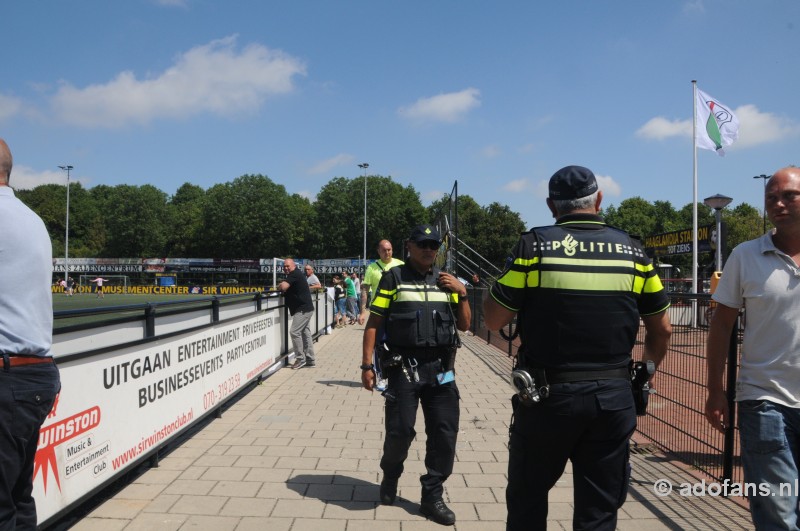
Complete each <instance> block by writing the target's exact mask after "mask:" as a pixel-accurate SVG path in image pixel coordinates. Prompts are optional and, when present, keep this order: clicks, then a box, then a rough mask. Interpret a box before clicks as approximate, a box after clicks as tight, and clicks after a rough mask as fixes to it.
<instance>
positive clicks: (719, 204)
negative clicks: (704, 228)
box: [703, 194, 733, 271]
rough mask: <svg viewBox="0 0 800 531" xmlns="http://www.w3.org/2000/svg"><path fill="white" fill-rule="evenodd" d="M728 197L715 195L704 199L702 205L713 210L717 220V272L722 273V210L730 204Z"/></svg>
mask: <svg viewBox="0 0 800 531" xmlns="http://www.w3.org/2000/svg"><path fill="white" fill-rule="evenodd" d="M731 201H733V199H731V198H730V197H728V196H725V195H721V194H716V195H712V196H711V197H706V198H705V200H704V201H703V203H704V204H705V205H706V206H708V207H711V208H713V209H714V216H715V217H716V219H717V271H722V209H723V208H725V207H726V206H728V205H729V204H731Z"/></svg>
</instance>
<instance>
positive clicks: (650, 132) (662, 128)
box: [636, 116, 692, 140]
mask: <svg viewBox="0 0 800 531" xmlns="http://www.w3.org/2000/svg"><path fill="white" fill-rule="evenodd" d="M636 136H638V137H641V138H647V139H649V140H664V139H665V138H670V137H673V136H688V137H689V138H691V137H692V121H691V120H668V119H666V118H664V117H663V116H656V117H655V118H651V119H650V120H648V121H647V123H646V124H644V125H643V126H642V127H640V128H639V129H638V130H637V131H636Z"/></svg>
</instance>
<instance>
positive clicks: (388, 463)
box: [361, 225, 472, 525]
mask: <svg viewBox="0 0 800 531" xmlns="http://www.w3.org/2000/svg"><path fill="white" fill-rule="evenodd" d="M440 246H441V237H440V235H439V232H438V231H437V230H436V229H435V228H434V227H432V226H430V225H420V226H417V227H415V228H414V230H413V231H412V232H411V236H410V237H409V239H408V242H407V244H406V249H407V251H408V260H407V261H406V263H405V264H404V265H401V266H397V267H394V268H391V269H390V270H388V271H387V272H386V273H385V274H384V275H383V276H382V277H381V280H380V282H379V283H378V286H377V294H376V295H375V298H374V299H373V302H372V306H371V307H370V316H369V320H368V321H367V324H366V327H365V329H364V341H363V352H362V365H361V382H362V384H363V386H364V388H365V389H367V390H370V391H371V390H372V389H373V388H374V386H375V373H374V371H373V359H372V356H373V351H374V347H375V344H376V341H377V342H378V350H379V352H383V353H384V354H382V360H383V356H385V357H386V360H387V361H382V367H383V374H384V377H385V376H386V375H387V374H388V378H389V387H388V389H387V390H386V391H384V393H383V395H384V397H385V399H386V409H385V415H386V419H385V425H386V438H385V440H384V443H383V457H382V458H381V463H380V466H381V469H382V470H383V480H382V481H381V487H380V499H381V503H383V504H385V505H391V504H392V503H394V501H395V497H396V496H397V481H398V479H399V478H400V475H401V474H402V473H403V462H404V461H405V459H406V457H407V456H408V449H409V447H410V446H411V442H412V441H413V440H414V437H415V436H416V432H415V431H414V424H415V422H416V416H417V406H418V404H420V403H421V404H422V414H423V415H424V416H425V433H426V435H427V441H426V449H425V468H426V470H427V472H426V473H425V474H424V475H423V476H422V477H420V483H421V484H422V501H421V503H420V512H421V513H422V514H423V515H425V516H427V517H428V518H430V519H431V520H433V521H434V522H437V523H439V524H442V525H453V524H454V523H455V521H456V517H455V514H454V513H453V511H451V510H450V509H449V508H448V507H447V505H446V504H445V503H444V500H443V497H442V496H443V493H444V488H443V484H444V482H445V481H446V480H447V478H448V477H449V476H450V473H451V472H452V471H453V461H454V459H455V452H456V436H457V435H458V417H459V405H458V399H459V397H458V388H457V387H456V382H455V372H454V370H453V363H454V361H455V351H456V348H457V347H458V345H459V341H458V333H457V332H456V329H458V330H461V331H466V330H467V328H468V327H469V322H470V319H471V317H472V314H471V311H470V307H469V302H468V301H467V288H466V287H465V286H464V284H462V283H461V282H460V281H459V280H458V279H457V278H456V277H455V276H453V275H451V274H449V273H445V272H444V271H439V270H438V269H437V268H435V267H434V266H433V263H434V260H435V258H436V254H437V251H438V250H439V247H440ZM381 325H384V328H383V329H384V330H385V337H380V338H379V337H377V335H378V330H381ZM384 345H385V347H384Z"/></svg>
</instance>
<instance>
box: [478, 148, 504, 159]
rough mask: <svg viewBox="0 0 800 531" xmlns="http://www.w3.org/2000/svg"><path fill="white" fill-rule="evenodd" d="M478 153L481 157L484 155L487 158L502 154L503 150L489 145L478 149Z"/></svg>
mask: <svg viewBox="0 0 800 531" xmlns="http://www.w3.org/2000/svg"><path fill="white" fill-rule="evenodd" d="M480 153H481V155H482V156H483V157H486V158H487V159H493V158H496V157H499V156H500V155H502V154H503V151H502V150H501V149H500V148H499V147H498V146H495V145H490V146H486V147H485V148H483V149H482V150H481V151H480Z"/></svg>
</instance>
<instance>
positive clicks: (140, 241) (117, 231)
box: [92, 184, 168, 258]
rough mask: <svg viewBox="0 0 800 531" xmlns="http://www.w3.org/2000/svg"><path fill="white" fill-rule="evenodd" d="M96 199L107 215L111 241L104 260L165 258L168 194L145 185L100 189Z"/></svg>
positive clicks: (107, 242) (98, 187)
mask: <svg viewBox="0 0 800 531" xmlns="http://www.w3.org/2000/svg"><path fill="white" fill-rule="evenodd" d="M92 195H93V196H94V197H95V200H96V201H97V205H98V208H99V209H100V210H101V212H103V215H104V219H105V226H106V230H107V238H106V242H105V246H104V248H103V249H102V250H101V256H107V257H117V258H140V257H141V258H147V257H163V256H165V252H166V248H165V244H166V241H167V236H166V235H167V233H168V229H167V224H166V221H167V219H168V215H167V194H165V193H164V192H162V191H161V190H159V189H158V188H156V187H155V186H152V185H149V184H145V185H142V186H131V185H127V184H121V185H117V186H114V187H108V186H97V187H95V188H92Z"/></svg>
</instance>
